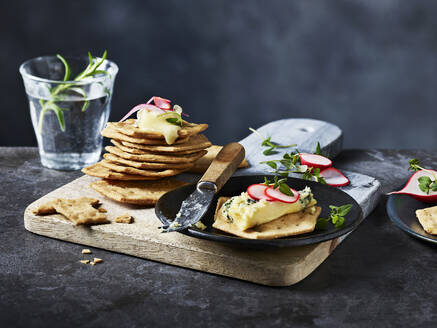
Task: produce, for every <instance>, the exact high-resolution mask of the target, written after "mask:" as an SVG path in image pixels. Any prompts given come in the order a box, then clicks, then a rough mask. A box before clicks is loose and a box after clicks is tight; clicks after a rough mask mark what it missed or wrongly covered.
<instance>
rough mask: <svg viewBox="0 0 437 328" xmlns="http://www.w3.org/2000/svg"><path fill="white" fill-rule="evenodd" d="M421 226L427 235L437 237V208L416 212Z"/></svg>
mask: <svg viewBox="0 0 437 328" xmlns="http://www.w3.org/2000/svg"><path fill="white" fill-rule="evenodd" d="M416 216H417V218H418V219H419V222H420V224H421V225H422V227H423V230H425V231H426V232H427V233H429V234H431V235H437V206H433V207H428V208H424V209H421V210H417V211H416Z"/></svg>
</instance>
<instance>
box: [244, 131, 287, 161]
mask: <svg viewBox="0 0 437 328" xmlns="http://www.w3.org/2000/svg"><path fill="white" fill-rule="evenodd" d="M249 130H250V131H252V132H253V133H255V134H256V135H258V136H259V137H260V138H261V139H263V141H262V142H261V146H262V147H268V148H267V149H266V150H264V151H263V154H264V155H265V156H269V155H273V154H276V153H277V151H276V150H275V149H277V148H291V147H296V144H292V145H286V146H283V145H279V144H277V143H276V142H273V141H272V140H271V139H272V137H267V136H263V135H262V134H261V133H259V132H258V131H257V130H255V129H253V128H249Z"/></svg>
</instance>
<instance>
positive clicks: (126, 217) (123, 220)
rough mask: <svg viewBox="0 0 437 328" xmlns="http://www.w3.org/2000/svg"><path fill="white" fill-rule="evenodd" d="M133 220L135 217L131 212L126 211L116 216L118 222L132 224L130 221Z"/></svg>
mask: <svg viewBox="0 0 437 328" xmlns="http://www.w3.org/2000/svg"><path fill="white" fill-rule="evenodd" d="M132 220H133V218H132V216H131V215H130V214H129V213H125V214H123V215H120V216H117V217H116V218H115V222H116V223H127V224H130V223H132Z"/></svg>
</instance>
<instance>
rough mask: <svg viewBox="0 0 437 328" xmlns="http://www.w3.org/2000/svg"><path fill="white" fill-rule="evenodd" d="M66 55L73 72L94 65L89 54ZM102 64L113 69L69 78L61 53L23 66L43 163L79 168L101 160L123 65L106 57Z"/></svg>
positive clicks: (104, 67)
mask: <svg viewBox="0 0 437 328" xmlns="http://www.w3.org/2000/svg"><path fill="white" fill-rule="evenodd" d="M100 59H101V58H95V60H100ZM66 60H67V62H68V64H69V66H70V68H71V72H72V74H71V76H73V77H74V76H76V75H77V74H79V72H81V71H82V70H84V69H85V67H87V65H88V57H86V58H85V57H84V58H81V57H73V58H68V57H67V58H66ZM98 69H99V70H101V71H106V72H107V73H106V74H104V73H100V74H96V75H93V76H90V77H87V78H85V79H82V80H77V81H74V80H71V81H63V78H64V74H65V67H64V64H63V63H62V61H61V60H60V59H59V58H58V57H56V56H43V57H37V58H34V59H30V60H28V61H26V62H24V63H23V64H22V65H21V66H20V69H19V70H20V73H21V76H22V77H23V81H24V87H25V90H26V94H27V97H28V100H29V107H30V116H31V119H32V124H33V128H34V130H35V135H36V139H37V141H38V149H39V154H40V157H41V163H42V165H43V166H45V167H48V168H52V169H58V170H77V169H80V168H83V167H85V166H88V165H91V164H94V163H96V162H97V161H99V159H100V155H101V151H102V136H101V134H100V132H101V130H102V129H103V128H104V126H105V125H106V122H107V121H108V117H109V113H110V111H111V98H112V92H113V88H114V80H115V77H116V75H117V72H118V66H117V65H116V64H115V63H114V62H112V61H109V60H104V61H103V63H102V64H101V65H100V66H99V68H98Z"/></svg>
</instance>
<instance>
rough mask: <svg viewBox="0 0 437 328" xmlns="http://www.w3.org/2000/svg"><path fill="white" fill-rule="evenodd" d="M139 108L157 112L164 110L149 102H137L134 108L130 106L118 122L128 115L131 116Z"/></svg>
mask: <svg viewBox="0 0 437 328" xmlns="http://www.w3.org/2000/svg"><path fill="white" fill-rule="evenodd" d="M141 109H145V110H148V111H150V112H159V113H164V111H163V110H162V109H160V108H159V107H156V106H154V105H150V104H139V105H136V106H135V107H134V108H132V109H131V110H130V111H129V112H128V113H127V114H126V115H125V116H124V117H123V118H122V119H121V120H120V122H123V121H125V120H126V119H127V118H128V117H129V116H131V115H132V114H133V113H136V112H138V111H139V110H141Z"/></svg>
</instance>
